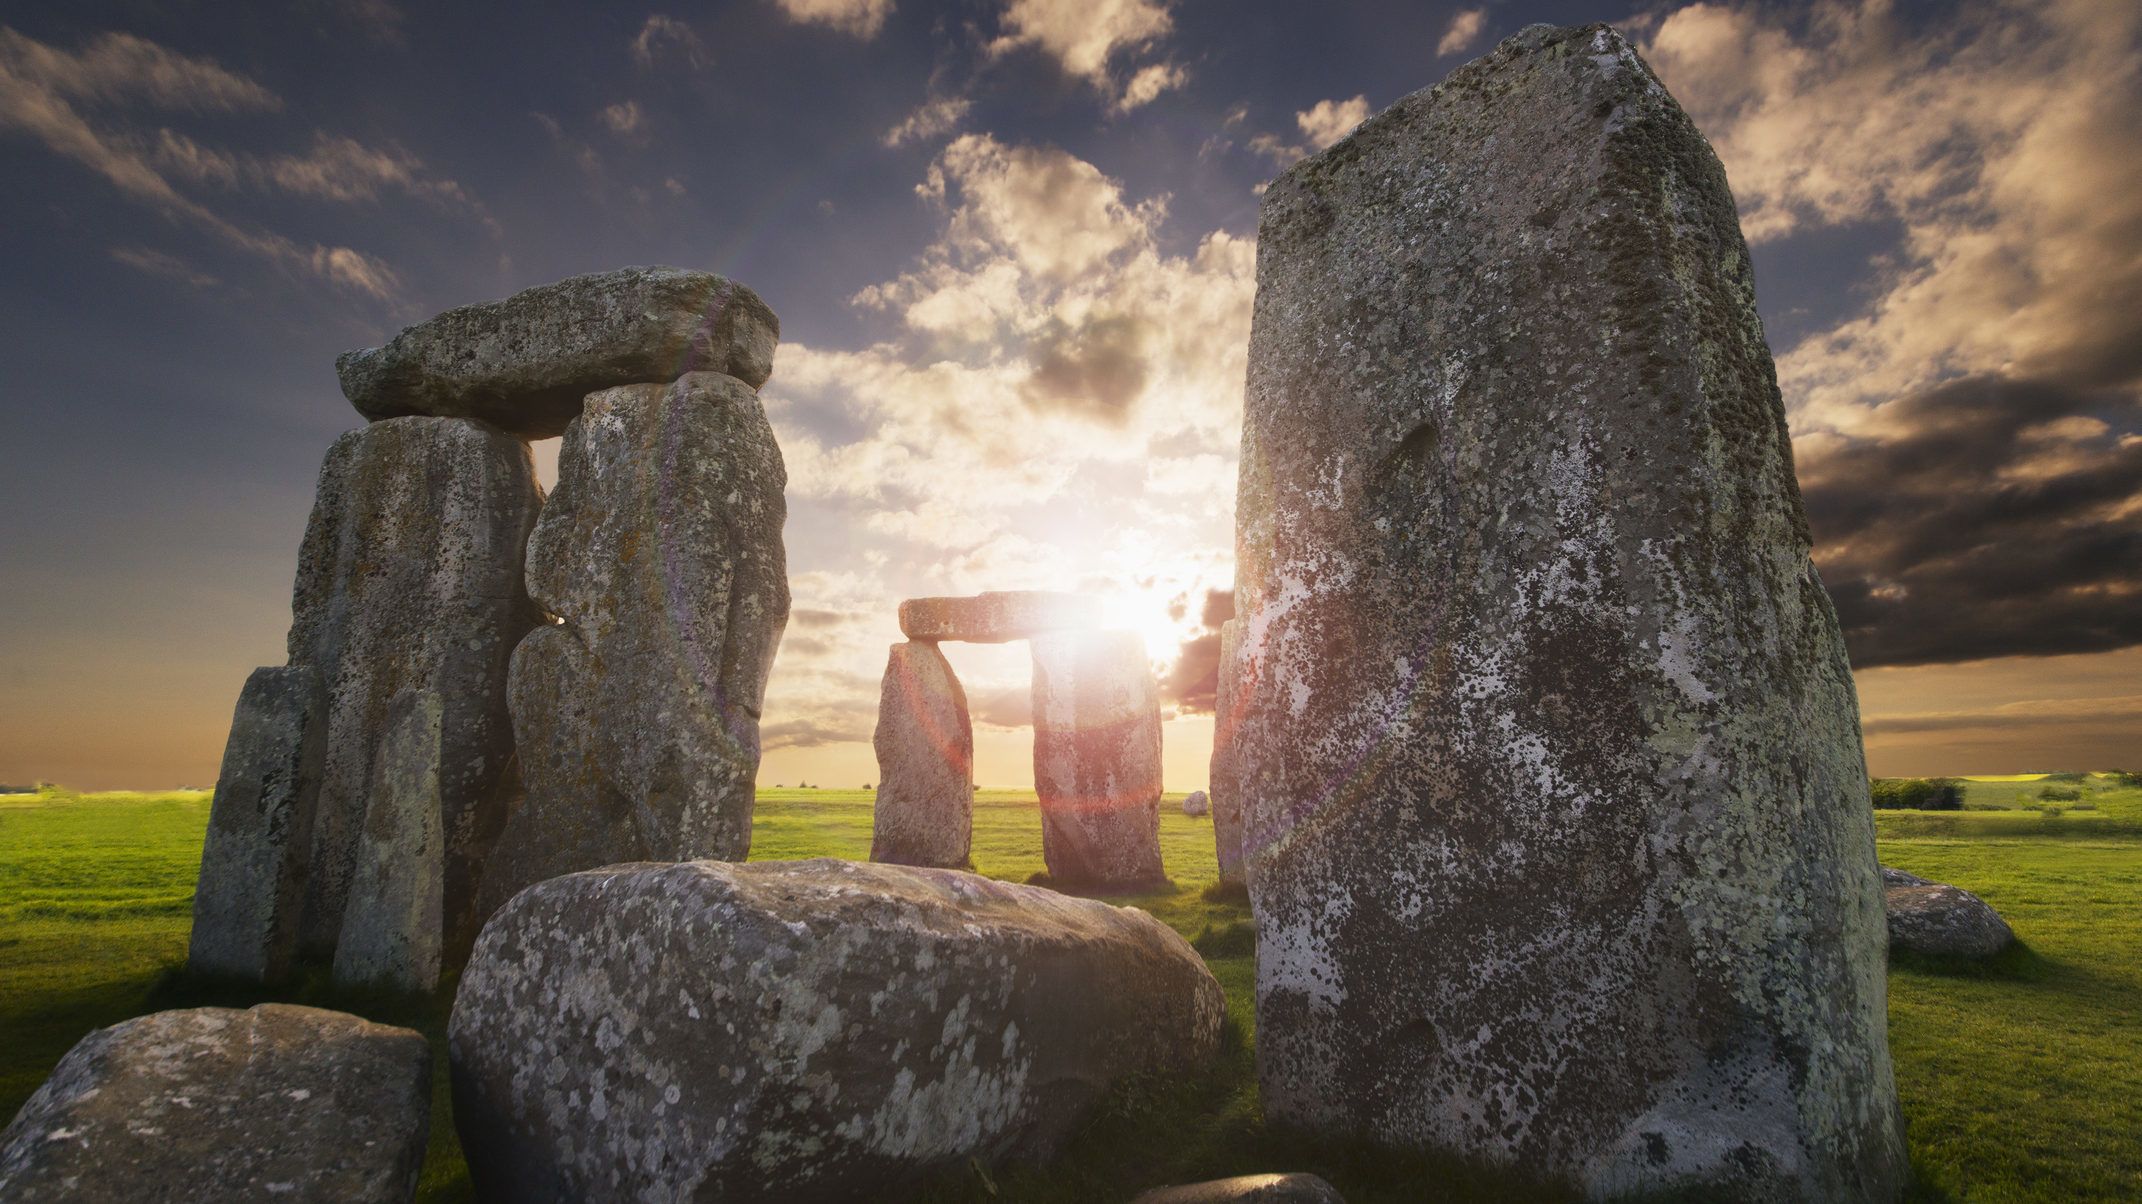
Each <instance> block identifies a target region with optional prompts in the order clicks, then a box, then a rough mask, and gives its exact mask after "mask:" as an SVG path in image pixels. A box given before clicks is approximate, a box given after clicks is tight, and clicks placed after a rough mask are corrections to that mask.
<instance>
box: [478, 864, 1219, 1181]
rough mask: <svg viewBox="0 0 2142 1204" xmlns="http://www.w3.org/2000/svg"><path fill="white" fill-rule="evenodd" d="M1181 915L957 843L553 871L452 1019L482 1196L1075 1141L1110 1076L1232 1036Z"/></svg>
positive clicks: (1002, 1155) (517, 901)
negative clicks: (1115, 899) (917, 861)
mask: <svg viewBox="0 0 2142 1204" xmlns="http://www.w3.org/2000/svg"><path fill="white" fill-rule="evenodd" d="M1224 1010H1225V1009H1224V1003H1223V1000H1222V997H1221V993H1220V988H1219V984H1218V983H1217V982H1216V981H1215V980H1214V979H1213V977H1212V975H1211V973H1210V971H1208V970H1207V969H1206V968H1205V965H1204V962H1203V961H1202V960H1201V959H1200V958H1199V957H1198V955H1197V953H1196V952H1195V951H1194V950H1192V949H1191V948H1190V946H1189V944H1188V943H1187V942H1185V941H1184V940H1183V939H1182V938H1181V937H1180V936H1179V935H1177V934H1176V933H1175V932H1174V931H1173V930H1172V929H1170V928H1168V927H1167V926H1166V925H1164V924H1162V923H1160V922H1159V921H1157V920H1155V919H1153V918H1152V917H1151V916H1149V915H1146V914H1145V913H1144V912H1141V911H1137V910H1135V909H1129V908H1116V907H1111V906H1108V905H1107V904H1104V903H1100V902H1096V901H1093V900H1088V899H1074V898H1070V897H1067V896H1064V895H1061V894H1058V893H1056V892H1054V891H1050V890H1045V889H1042V888H1039V887H1030V886H1014V885H1010V884H1007V883H1001V882H994V881H991V880H989V879H987V878H982V877H979V876H977V875H974V874H969V873H964V872H961V871H958V870H943V869H922V868H914V867H908V866H889V865H872V864H865V863H857V862H850V861H836V860H831V859H820V860H814V861H794V862H778V861H770V862H757V863H753V864H750V865H738V864H730V863H724V862H712V861H699V862H686V863H682V864H677V865H627V866H614V867H611V868H608V869H602V870H595V871H591V872H587V873H581V874H573V875H570V876H568V877H564V878H557V879H553V880H551V881H548V882H544V883H542V884H540V885H538V886H536V887H534V888H532V889H530V890H527V891H524V892H522V893H521V894H520V895H519V896H517V897H516V898H514V900H513V901H512V902H511V903H509V904H508V905H507V906H506V908H505V909H504V910H503V911H501V912H500V913H499V914H498V915H497V917H496V918H494V919H493V920H492V922H491V923H490V925H489V926H488V927H486V928H485V929H484V933H483V936H482V938H481V939H480V940H479V941H478V942H477V948H476V954H475V956H474V957H473V958H472V959H471V960H470V962H469V967H468V970H467V973H466V974H465V975H464V976H463V978H462V980H461V986H460V991H459V994H458V995H457V996H456V998H455V1001H454V1011H453V1017H452V1020H451V1023H450V1028H449V1048H450V1051H451V1052H450V1058H451V1061H452V1066H453V1080H454V1120H455V1125H456V1126H457V1128H458V1129H459V1131H460V1134H461V1141H462V1146H463V1149H464V1150H465V1151H466V1152H467V1155H468V1160H469V1167H470V1171H471V1174H472V1175H473V1176H474V1179H475V1183H476V1187H477V1190H478V1192H479V1193H480V1194H481V1195H483V1196H484V1197H485V1198H488V1199H500V1200H514V1201H528V1202H541V1201H566V1200H590V1199H602V1200H679V1201H681V1200H715V1199H724V1200H726V1199H739V1200H749V1199H769V1200H771V1199H779V1200H833V1199H841V1200H846V1199H885V1198H897V1197H898V1195H899V1192H900V1190H901V1189H902V1188H903V1187H905V1186H908V1185H910V1184H912V1183H913V1182H914V1181H915V1180H916V1179H918V1178H920V1177H922V1176H924V1175H927V1174H930V1173H932V1172H935V1171H939V1170H942V1169H943V1168H946V1167H952V1166H958V1165H962V1164H964V1163H966V1162H967V1161H968V1160H969V1159H974V1160H977V1161H979V1162H980V1163H982V1164H983V1165H985V1166H986V1165H994V1164H996V1163H999V1162H1002V1161H1005V1160H1008V1159H1015V1158H1016V1159H1029V1158H1044V1157H1047V1156H1049V1155H1050V1154H1051V1153H1053V1152H1054V1151H1055V1150H1056V1149H1057V1148H1059V1147H1060V1145H1061V1144H1062V1142H1063V1141H1064V1140H1065V1139H1066V1138H1067V1137H1068V1136H1069V1135H1070V1134H1071V1132H1073V1131H1074V1129H1075V1127H1076V1126H1077V1124H1078V1122H1079V1121H1080V1119H1081V1118H1082V1117H1083V1116H1085V1115H1086V1114H1087V1112H1088V1111H1089V1109H1090V1108H1091V1106H1092V1105H1093V1103H1094V1102H1095V1101H1096V1100H1097V1099H1099V1098H1100V1097H1101V1095H1102V1094H1103V1093H1104V1092H1105V1091H1106V1090H1107V1088H1108V1086H1109V1085H1110V1084H1111V1083H1113V1082H1114V1081H1116V1080H1117V1079H1118V1078H1120V1077H1121V1076H1123V1075H1125V1074H1129V1073H1132V1072H1141V1071H1142V1072H1154V1073H1167V1072H1169V1071H1174V1070H1185V1069H1188V1068H1191V1067H1194V1066H1198V1065H1201V1064H1203V1063H1205V1062H1206V1061H1208V1060H1209V1059H1210V1058H1211V1057H1212V1056H1213V1055H1214V1054H1215V1053H1216V1052H1217V1050H1218V1047H1219V1038H1220V1029H1221V1024H1222V1018H1223V1015H1224Z"/></svg>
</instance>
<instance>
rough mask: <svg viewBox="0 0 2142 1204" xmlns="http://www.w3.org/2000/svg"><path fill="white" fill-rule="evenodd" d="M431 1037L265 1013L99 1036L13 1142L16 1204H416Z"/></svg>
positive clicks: (340, 1016) (37, 1099)
mask: <svg viewBox="0 0 2142 1204" xmlns="http://www.w3.org/2000/svg"><path fill="white" fill-rule="evenodd" d="M430 1118H431V1048H430V1047H429V1046H428V1045H426V1044H425V1043H424V1038H423V1036H422V1034H419V1033H415V1032H412V1031H410V1030H409V1029H406V1028H390V1027H388V1026H386V1025H383V1024H373V1023H371V1022H369V1021H366V1020H361V1019H359V1018H357V1017H355V1016H350V1015H345V1014H344V1013H341V1012H325V1011H321V1010H319V1009H317V1008H306V1007H292V1006H290V1005H289V1004H282V1003H264V1004H261V1005H260V1006H259V1007H256V1008H253V1009H251V1010H250V1011H243V1012H241V1011H236V1010H233V1009H231V1008H194V1009H192V1010H189V1011H177V1012H157V1013H156V1014H154V1015H150V1016H142V1017H138V1018H136V1019H133V1020H128V1021H125V1022H123V1023H120V1024H115V1025H113V1026H112V1027H110V1028H105V1029H98V1030H97V1031H96V1032H93V1033H91V1034H89V1035H88V1036H86V1037H84V1038H82V1039H81V1040H80V1041H79V1042H77V1043H76V1044H75V1047H74V1048H73V1049H71V1050H69V1051H68V1052H67V1056H66V1057H65V1058H62V1059H61V1060H60V1064H59V1066H58V1068H57V1069H55V1070H54V1071H53V1072H52V1077H51V1078H48V1079H46V1080H45V1084H44V1086H42V1087H39V1088H38V1089H37V1093H36V1094H35V1095H32V1096H31V1097H30V1099H29V1102H28V1103H25V1104H24V1105H23V1106H22V1111H21V1112H19V1113H17V1114H16V1115H15V1120H14V1123H12V1124H10V1125H8V1127H7V1131H6V1132H5V1133H0V1199H4V1200H7V1201H9V1204H47V1202H51V1204H59V1202H61V1201H64V1202H66V1204H140V1202H143V1201H172V1202H177V1201H197V1200H290V1201H295V1202H297V1204H405V1202H406V1201H409V1200H412V1199H414V1198H415V1197H416V1188H417V1175H418V1173H419V1172H420V1171H421V1170H422V1169H423V1165H424V1147H425V1144H426V1142H427V1141H428V1140H429V1139H430V1136H431V1123H430Z"/></svg>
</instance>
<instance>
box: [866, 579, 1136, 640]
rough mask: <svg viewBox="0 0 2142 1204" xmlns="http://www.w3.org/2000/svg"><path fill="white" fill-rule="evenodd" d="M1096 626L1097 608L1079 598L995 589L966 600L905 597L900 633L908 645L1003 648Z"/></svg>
mask: <svg viewBox="0 0 2142 1204" xmlns="http://www.w3.org/2000/svg"><path fill="white" fill-rule="evenodd" d="M1100 625H1101V603H1100V600H1099V599H1098V598H1092V597H1089V596H1087V595H1085V594H1064V593H1056V592H1053V591H1050V590H998V591H992V592H990V593H982V594H975V595H974V596H972V597H968V598H909V599H908V600H907V601H905V602H902V603H901V604H900V634H902V635H904V636H906V637H907V638H909V639H911V640H933V641H935V640H958V641H960V642H963V643H969V644H1004V643H1009V642H1011V641H1012V640H1024V639H1028V638H1031V637H1033V636H1037V635H1041V634H1043V633H1045V632H1050V631H1074V630H1079V629H1083V628H1090V627H1098V626H1100Z"/></svg>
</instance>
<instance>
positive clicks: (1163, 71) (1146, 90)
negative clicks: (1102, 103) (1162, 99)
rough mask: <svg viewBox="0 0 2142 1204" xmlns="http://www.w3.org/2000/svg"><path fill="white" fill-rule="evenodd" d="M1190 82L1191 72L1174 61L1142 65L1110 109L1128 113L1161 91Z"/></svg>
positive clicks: (1124, 86)
mask: <svg viewBox="0 0 2142 1204" xmlns="http://www.w3.org/2000/svg"><path fill="white" fill-rule="evenodd" d="M1189 82H1190V73H1189V72H1188V71H1185V70H1183V69H1182V68H1181V67H1180V66H1177V65H1176V64H1174V63H1151V64H1148V65H1146V66H1144V67H1140V68H1139V69H1138V70H1137V72H1136V73H1135V74H1133V75H1132V76H1131V77H1130V82H1129V83H1126V84H1124V85H1123V94H1122V95H1121V96H1118V97H1116V99H1115V103H1114V104H1113V105H1111V106H1110V109H1111V110H1112V111H1114V112H1117V113H1128V112H1130V111H1131V110H1132V109H1135V108H1137V107H1138V106H1140V105H1143V104H1146V103H1149V102H1150V101H1152V100H1154V99H1155V98H1157V97H1158V96H1159V95H1160V94H1161V93H1163V92H1167V91H1170V90H1172V89H1175V88H1180V87H1182V86H1183V85H1184V84H1187V83H1189Z"/></svg>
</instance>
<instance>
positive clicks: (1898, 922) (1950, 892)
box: [1887, 879, 2016, 958]
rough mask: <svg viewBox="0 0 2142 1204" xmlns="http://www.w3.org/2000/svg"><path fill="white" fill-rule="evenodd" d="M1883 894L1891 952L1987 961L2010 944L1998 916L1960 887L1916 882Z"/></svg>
mask: <svg viewBox="0 0 2142 1204" xmlns="http://www.w3.org/2000/svg"><path fill="white" fill-rule="evenodd" d="M1887 895H1888V899H1887V903H1888V913H1889V949H1890V952H1892V953H1917V954H1922V955H1927V956H1932V957H1956V958H1987V957H1992V956H1993V955H1994V954H1996V953H2000V952H2002V951H2003V950H2005V949H2007V948H2008V947H2009V946H2010V945H2013V944H2015V943H2016V934H2015V932H2014V930H2012V929H2010V928H2009V927H2008V921H2006V920H2004V919H2002V918H2001V913H1999V912H1997V911H1995V910H1993V907H1992V905H1990V904H1988V903H1987V902H1986V901H1985V900H1984V899H1981V898H1979V897H1978V896H1977V895H1974V894H1972V893H1971V892H1970V891H1967V890H1964V889H1963V888H1961V887H1956V886H1950V885H1948V884H1947V883H1943V882H1927V881H1925V880H1924V879H1922V880H1921V881H1920V884H1919V885H1916V886H1892V887H1890V888H1889V890H1888V892H1887Z"/></svg>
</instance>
